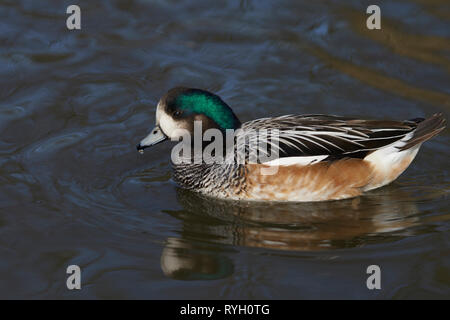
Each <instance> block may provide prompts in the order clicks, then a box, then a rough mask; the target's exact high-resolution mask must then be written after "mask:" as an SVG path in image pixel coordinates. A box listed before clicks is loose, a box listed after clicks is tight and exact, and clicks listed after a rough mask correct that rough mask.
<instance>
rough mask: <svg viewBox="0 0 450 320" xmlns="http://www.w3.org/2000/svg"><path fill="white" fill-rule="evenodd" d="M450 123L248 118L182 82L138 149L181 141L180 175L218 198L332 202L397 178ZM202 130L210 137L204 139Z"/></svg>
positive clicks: (162, 103) (437, 119) (438, 119)
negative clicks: (183, 85) (418, 153)
mask: <svg viewBox="0 0 450 320" xmlns="http://www.w3.org/2000/svg"><path fill="white" fill-rule="evenodd" d="M445 126H446V119H445V117H444V116H443V114H442V113H436V114H433V115H431V116H430V117H428V118H414V119H410V120H404V121H394V120H372V119H360V118H352V117H343V116H337V115H324V114H307V115H282V116H276V117H267V118H261V119H256V120H251V121H248V122H241V121H240V120H239V118H238V117H237V116H236V114H235V113H234V112H233V110H232V109H231V108H230V106H229V105H228V104H227V103H225V102H224V100H222V98H220V97H219V96H218V95H216V94H214V93H211V92H209V91H207V90H203V89H197V88H187V87H175V88H173V89H170V90H169V91H168V92H167V93H166V94H164V95H163V96H162V97H161V99H160V100H159V102H158V104H157V107H156V126H155V127H154V128H153V129H152V130H151V131H150V133H149V134H148V135H147V136H145V137H144V139H142V140H141V141H140V142H139V143H138V144H137V146H136V147H137V150H138V151H139V152H141V153H143V151H144V149H146V148H149V147H154V146H155V145H157V144H159V143H162V142H164V141H168V140H172V141H178V142H179V143H178V144H177V145H176V146H175V147H174V148H173V149H172V156H171V163H172V169H173V176H172V177H173V180H174V181H175V182H176V183H177V184H178V185H179V186H180V187H181V188H183V189H188V190H192V191H194V192H198V193H201V194H203V195H206V196H210V197H213V198H221V199H231V200H249V201H253V200H254V201H275V202H276V201H291V202H313V201H329V200H341V199H347V198H354V197H358V196H361V195H363V194H364V193H366V192H368V191H370V190H373V189H376V188H380V187H383V186H385V185H387V184H389V183H391V182H392V181H394V180H395V179H397V178H398V177H399V176H400V175H401V174H402V173H403V172H404V171H405V170H406V168H408V166H409V165H410V164H411V162H412V161H413V160H414V158H415V156H416V155H417V152H418V151H419V149H420V146H421V145H422V143H423V142H425V141H427V140H429V139H431V138H432V137H434V136H435V135H437V134H438V133H439V132H441V131H442V130H443V129H444V128H445ZM208 132H209V133H210V132H213V133H214V134H209V135H208ZM196 134H197V136H198V135H199V134H200V136H201V137H202V139H201V141H200V142H199V143H197V144H196V141H195V139H196V138H195V135H196ZM207 135H208V138H206V136H207ZM192 136H194V139H192ZM230 137H231V138H230ZM192 140H194V141H192ZM225 140H226V141H227V143H225V142H224V141H225ZM180 141H181V142H180ZM236 141H241V143H236ZM242 141H244V143H242ZM228 142H230V143H228ZM213 144H214V146H215V147H212V145H213ZM180 145H181V147H180ZM183 146H185V147H186V148H185V149H183ZM191 147H192V149H191ZM196 147H197V150H200V152H196V151H195V149H196ZM175 149H177V150H176V152H174V150H175ZM193 150H194V151H193ZM206 150H209V151H210V152H209V153H207V154H209V156H204V155H205V151H206ZM199 154H200V156H198V155H199ZM255 154H256V155H257V156H256V157H255V156H253V157H252V156H251V155H255ZM177 155H178V156H177ZM219 155H222V156H221V157H219ZM202 157H203V158H202ZM217 159H219V160H220V161H217ZM212 160H214V161H212Z"/></svg>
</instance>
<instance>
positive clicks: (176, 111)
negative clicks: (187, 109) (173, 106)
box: [173, 110, 183, 117]
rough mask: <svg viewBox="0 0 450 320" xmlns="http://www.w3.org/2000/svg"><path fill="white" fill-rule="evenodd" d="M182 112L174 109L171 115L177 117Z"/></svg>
mask: <svg viewBox="0 0 450 320" xmlns="http://www.w3.org/2000/svg"><path fill="white" fill-rule="evenodd" d="M182 114H183V112H182V111H180V110H175V111H174V113H173V115H174V116H175V117H179V116H181V115H182Z"/></svg>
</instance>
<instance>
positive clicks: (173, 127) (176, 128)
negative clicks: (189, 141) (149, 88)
mask: <svg viewBox="0 0 450 320" xmlns="http://www.w3.org/2000/svg"><path fill="white" fill-rule="evenodd" d="M156 125H159V127H160V128H161V130H162V132H164V134H165V135H166V136H168V137H169V138H170V139H171V140H179V139H180V138H181V137H183V135H185V134H186V128H185V126H184V125H183V123H182V122H180V121H175V120H174V119H173V118H172V117H171V116H170V115H168V114H167V113H166V112H165V111H164V109H163V107H162V106H161V103H158V106H157V108H156Z"/></svg>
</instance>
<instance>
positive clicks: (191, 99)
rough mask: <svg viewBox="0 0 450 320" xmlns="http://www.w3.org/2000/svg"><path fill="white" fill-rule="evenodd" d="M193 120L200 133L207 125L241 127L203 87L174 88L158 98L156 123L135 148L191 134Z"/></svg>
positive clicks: (229, 111)
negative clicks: (197, 123) (199, 122)
mask: <svg viewBox="0 0 450 320" xmlns="http://www.w3.org/2000/svg"><path fill="white" fill-rule="evenodd" d="M194 121H201V124H202V131H203V132H204V131H206V130H207V129H210V128H215V129H219V130H221V131H223V132H225V130H227V129H238V128H239V127H240V126H241V122H240V121H239V119H238V118H237V117H236V115H235V114H234V112H233V110H231V108H230V107H229V106H228V105H227V104H226V103H225V102H224V101H223V100H222V99H221V98H220V97H219V96H217V95H215V94H213V93H211V92H208V91H206V90H201V89H192V88H184V87H176V88H173V89H170V90H169V91H168V92H167V93H166V94H165V95H164V96H163V97H162V98H161V99H160V100H159V102H158V106H157V108H156V126H155V128H153V130H152V131H151V132H150V134H148V135H147V136H146V137H145V138H144V139H143V140H142V141H141V142H140V143H138V145H137V146H136V147H137V149H138V150H139V151H141V150H143V149H145V148H147V147H150V146H153V145H155V144H158V143H160V142H163V141H165V140H167V139H171V140H178V139H180V137H181V136H182V132H186V131H185V130H187V131H188V132H189V133H190V134H191V136H193V133H194ZM203 132H202V134H203Z"/></svg>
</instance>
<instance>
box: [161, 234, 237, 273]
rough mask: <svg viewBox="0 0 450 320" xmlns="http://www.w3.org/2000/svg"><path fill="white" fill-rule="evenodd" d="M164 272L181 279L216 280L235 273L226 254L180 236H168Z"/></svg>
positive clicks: (162, 266) (163, 254) (163, 253)
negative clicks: (179, 237)
mask: <svg viewBox="0 0 450 320" xmlns="http://www.w3.org/2000/svg"><path fill="white" fill-rule="evenodd" d="M161 269H162V270H163V272H164V274H165V275H166V276H168V277H170V278H173V279H179V280H215V279H221V278H225V277H228V276H229V275H231V274H232V273H233V264H232V263H231V260H230V259H228V258H227V257H226V256H223V255H220V254H218V253H217V252H214V251H211V250H208V249H207V248H202V246H201V245H199V244H198V245H195V244H192V243H190V242H188V241H185V240H183V239H178V238H173V237H171V238H168V239H167V243H166V246H165V247H164V249H163V252H162V254H161Z"/></svg>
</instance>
